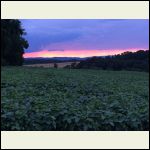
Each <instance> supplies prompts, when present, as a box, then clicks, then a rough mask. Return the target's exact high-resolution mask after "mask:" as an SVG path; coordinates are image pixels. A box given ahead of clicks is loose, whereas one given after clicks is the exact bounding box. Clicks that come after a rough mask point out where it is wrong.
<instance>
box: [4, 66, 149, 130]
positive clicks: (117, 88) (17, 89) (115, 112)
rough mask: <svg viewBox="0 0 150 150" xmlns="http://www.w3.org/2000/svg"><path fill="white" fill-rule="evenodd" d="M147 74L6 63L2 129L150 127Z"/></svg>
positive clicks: (114, 128) (116, 128) (121, 128)
mask: <svg viewBox="0 0 150 150" xmlns="http://www.w3.org/2000/svg"><path fill="white" fill-rule="evenodd" d="M148 93H149V74H148V73H145V72H132V71H102V70H84V69H83V70H82V69H78V70H77V69H54V68H36V67H35V68H34V67H32V68H30V67H3V68H2V71H1V121H2V128H1V129H2V130H11V131H12V130H17V131H18V130H22V131H31V130H32V131H43V130H44V131H45V130H46V131H50V130H59V131H61V130H63V131H70V130H71V131H84V130H89V131H91V130H92V131H94V130H99V131H118V130H119V131H122V130H123V131H125V130H128V131H130V130H136V131H137V130H141V131H143V130H149V94H148Z"/></svg>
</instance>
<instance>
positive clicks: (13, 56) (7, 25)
mask: <svg viewBox="0 0 150 150" xmlns="http://www.w3.org/2000/svg"><path fill="white" fill-rule="evenodd" d="M25 34H26V33H25V31H24V29H23V28H22V26H21V22H20V21H19V20H17V19H2V20H1V65H3V66H5V65H12V66H16V65H19V66H20V65H22V64H23V53H24V49H26V48H28V46H29V45H28V42H27V41H26V40H25V39H24V37H23V35H25Z"/></svg>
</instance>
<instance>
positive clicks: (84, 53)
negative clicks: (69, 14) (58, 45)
mask: <svg viewBox="0 0 150 150" xmlns="http://www.w3.org/2000/svg"><path fill="white" fill-rule="evenodd" d="M139 49H141V48H138V49H137V48H135V49H133V48H132V49H122V50H64V51H57V50H56V51H48V50H41V51H38V52H30V53H25V54H24V55H23V57H24V58H30V57H91V56H106V55H114V54H120V53H123V52H126V51H131V52H135V51H137V50H139Z"/></svg>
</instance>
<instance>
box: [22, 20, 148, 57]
mask: <svg viewBox="0 0 150 150" xmlns="http://www.w3.org/2000/svg"><path fill="white" fill-rule="evenodd" d="M21 22H22V27H23V28H24V29H25V31H26V33H27V34H26V35H25V36H24V37H25V39H27V40H28V42H29V47H28V49H26V50H25V54H24V57H25V58H28V57H90V56H106V55H114V54H120V53H122V52H125V51H132V52H134V51H137V50H141V49H142V50H146V49H149V20H148V19H22V20H21Z"/></svg>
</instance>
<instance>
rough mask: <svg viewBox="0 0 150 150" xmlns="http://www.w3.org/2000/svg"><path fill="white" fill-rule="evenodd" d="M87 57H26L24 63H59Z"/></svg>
mask: <svg viewBox="0 0 150 150" xmlns="http://www.w3.org/2000/svg"><path fill="white" fill-rule="evenodd" d="M86 59H87V58H80V57H52V58H42V57H37V58H24V65H28V64H46V63H59V62H68V61H69V62H76V61H81V60H86Z"/></svg>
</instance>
